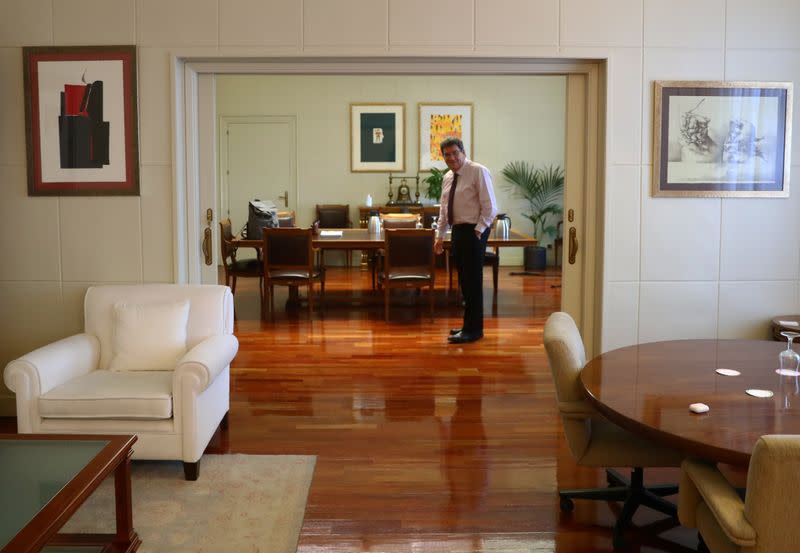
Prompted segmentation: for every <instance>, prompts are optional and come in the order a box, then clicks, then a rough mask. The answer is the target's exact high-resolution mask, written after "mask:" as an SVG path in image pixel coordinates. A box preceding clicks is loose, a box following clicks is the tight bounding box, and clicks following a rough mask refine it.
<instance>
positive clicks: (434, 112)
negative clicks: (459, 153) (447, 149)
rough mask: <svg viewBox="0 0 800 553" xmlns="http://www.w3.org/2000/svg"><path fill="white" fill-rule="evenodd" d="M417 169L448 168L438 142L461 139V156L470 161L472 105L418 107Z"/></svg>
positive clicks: (429, 105)
mask: <svg viewBox="0 0 800 553" xmlns="http://www.w3.org/2000/svg"><path fill="white" fill-rule="evenodd" d="M418 106H419V109H418V113H419V170H420V171H430V170H431V169H432V168H434V167H435V168H437V169H447V165H446V164H445V162H444V158H443V157H442V152H441V151H440V150H439V143H440V142H441V141H442V140H444V139H445V138H447V137H450V136H453V137H455V138H460V139H461V141H462V142H463V143H464V153H466V154H467V157H468V158H470V159H472V104H468V103H463V104H459V103H442V104H419V105H418Z"/></svg>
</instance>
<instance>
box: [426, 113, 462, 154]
mask: <svg viewBox="0 0 800 553" xmlns="http://www.w3.org/2000/svg"><path fill="white" fill-rule="evenodd" d="M430 125H431V126H430V129H431V131H430V136H431V140H430V150H431V160H434V161H440V160H442V159H443V158H442V152H441V151H439V144H440V143H441V141H442V140H444V139H445V138H447V137H449V136H452V137H455V138H462V132H463V116H462V115H461V114H433V115H431V119H430Z"/></svg>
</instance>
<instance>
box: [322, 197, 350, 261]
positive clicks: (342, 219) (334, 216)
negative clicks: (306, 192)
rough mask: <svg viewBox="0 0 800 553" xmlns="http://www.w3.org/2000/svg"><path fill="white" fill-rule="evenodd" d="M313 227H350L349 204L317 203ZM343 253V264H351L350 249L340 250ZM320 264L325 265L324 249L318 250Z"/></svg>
mask: <svg viewBox="0 0 800 553" xmlns="http://www.w3.org/2000/svg"><path fill="white" fill-rule="evenodd" d="M313 226H314V227H315V228H321V229H339V228H352V227H353V222H352V221H351V220H350V204H317V219H316V221H314V225H313ZM342 251H343V252H344V254H345V260H346V261H345V265H346V266H347V267H350V266H351V262H350V254H351V250H342ZM320 265H321V266H323V267H324V266H325V251H324V250H321V251H320Z"/></svg>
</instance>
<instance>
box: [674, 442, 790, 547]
mask: <svg viewBox="0 0 800 553" xmlns="http://www.w3.org/2000/svg"><path fill="white" fill-rule="evenodd" d="M681 468H682V469H683V473H682V475H681V485H680V494H679V496H678V518H679V519H680V521H681V524H682V525H683V526H686V527H687V528H697V531H698V532H699V533H700V537H701V544H702V547H701V548H699V550H700V551H711V553H745V552H746V553H794V552H795V551H798V549H800V525H799V524H797V513H796V510H797V502H798V500H800V436H796V435H768V436H761V437H760V438H759V439H758V441H757V442H756V445H755V447H754V448H753V455H752V457H751V458H750V466H749V467H748V469H747V493H746V495H745V498H744V500H742V499H741V497H740V496H739V494H738V493H737V491H736V489H734V487H733V486H731V484H730V483H728V480H727V479H726V478H725V476H723V475H722V473H721V472H720V471H719V469H717V467H716V466H715V465H712V464H709V463H707V462H703V461H697V460H694V459H687V460H685V461H684V462H683V464H682V465H681Z"/></svg>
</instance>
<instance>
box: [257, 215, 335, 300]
mask: <svg viewBox="0 0 800 553" xmlns="http://www.w3.org/2000/svg"><path fill="white" fill-rule="evenodd" d="M263 232H264V239H263V243H262V257H263V260H264V298H265V299H266V300H268V301H269V309H270V313H274V311H275V285H279V286H306V287H308V310H309V313H310V312H311V311H312V309H313V306H314V282H319V285H320V306H322V300H324V299H325V271H324V269H323V268H321V267H317V266H315V263H314V248H313V235H312V230H311V229H310V228H296V227H293V228H280V227H279V228H265V229H264V231H263Z"/></svg>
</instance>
